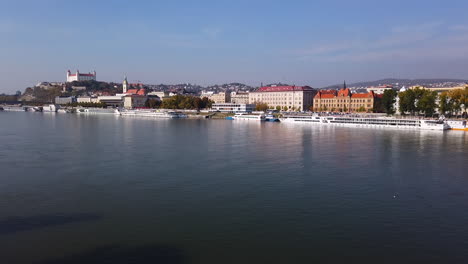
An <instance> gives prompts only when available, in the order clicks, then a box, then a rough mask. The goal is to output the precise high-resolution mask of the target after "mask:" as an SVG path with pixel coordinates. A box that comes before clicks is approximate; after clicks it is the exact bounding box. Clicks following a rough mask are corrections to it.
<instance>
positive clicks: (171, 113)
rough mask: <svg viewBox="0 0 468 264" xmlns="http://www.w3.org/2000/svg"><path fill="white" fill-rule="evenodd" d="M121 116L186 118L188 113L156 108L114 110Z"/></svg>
mask: <svg viewBox="0 0 468 264" xmlns="http://www.w3.org/2000/svg"><path fill="white" fill-rule="evenodd" d="M114 113H115V114H116V115H120V116H137V117H138V116H139V117H154V118H172V119H173V118H186V117H187V115H185V114H182V113H178V112H175V111H163V112H159V111H154V110H119V109H116V110H115V111H114Z"/></svg>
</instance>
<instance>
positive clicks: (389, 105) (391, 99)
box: [382, 89, 397, 115]
mask: <svg viewBox="0 0 468 264" xmlns="http://www.w3.org/2000/svg"><path fill="white" fill-rule="evenodd" d="M396 97H397V92H396V91H395V90H393V89H389V90H385V92H384V93H383V96H382V107H383V110H384V111H385V113H387V115H393V114H394V113H395V108H394V105H395V102H396Z"/></svg>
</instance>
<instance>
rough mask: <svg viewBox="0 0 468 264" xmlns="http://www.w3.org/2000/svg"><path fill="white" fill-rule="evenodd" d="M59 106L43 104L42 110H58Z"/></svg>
mask: <svg viewBox="0 0 468 264" xmlns="http://www.w3.org/2000/svg"><path fill="white" fill-rule="evenodd" d="M58 108H59V106H58V105H54V104H49V105H44V106H42V112H57V110H58Z"/></svg>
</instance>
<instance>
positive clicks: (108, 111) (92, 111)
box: [76, 108, 114, 114]
mask: <svg viewBox="0 0 468 264" xmlns="http://www.w3.org/2000/svg"><path fill="white" fill-rule="evenodd" d="M76 113H77V114H114V109H112V108H77V109H76Z"/></svg>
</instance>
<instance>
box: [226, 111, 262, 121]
mask: <svg viewBox="0 0 468 264" xmlns="http://www.w3.org/2000/svg"><path fill="white" fill-rule="evenodd" d="M232 119H233V120H253V121H265V115H249V114H243V113H239V114H235V115H234V116H233V117H232Z"/></svg>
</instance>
